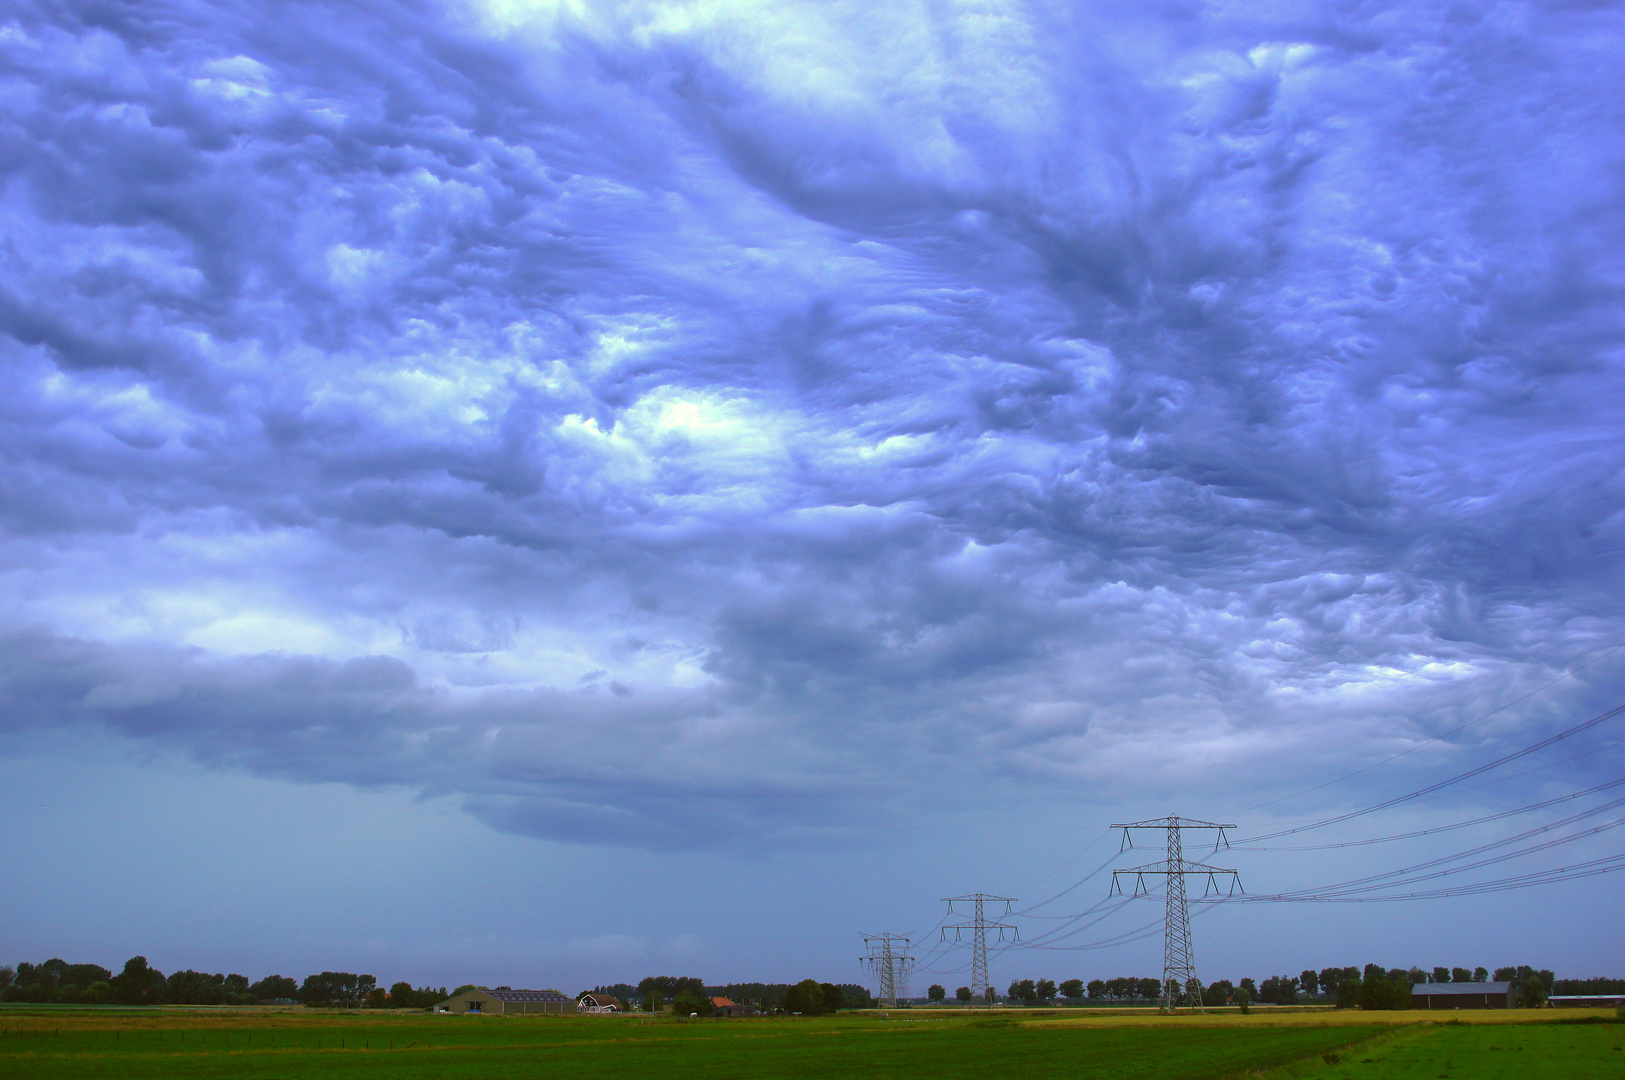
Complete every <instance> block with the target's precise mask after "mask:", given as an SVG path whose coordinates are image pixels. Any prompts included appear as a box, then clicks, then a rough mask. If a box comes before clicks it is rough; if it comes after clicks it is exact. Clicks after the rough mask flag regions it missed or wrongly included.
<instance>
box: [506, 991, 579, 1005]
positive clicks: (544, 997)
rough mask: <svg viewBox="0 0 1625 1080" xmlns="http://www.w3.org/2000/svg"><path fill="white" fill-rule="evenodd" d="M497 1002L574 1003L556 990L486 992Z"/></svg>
mask: <svg viewBox="0 0 1625 1080" xmlns="http://www.w3.org/2000/svg"><path fill="white" fill-rule="evenodd" d="M485 993H487V994H490V995H491V996H492V997H494V998H496V999H497V1000H498V1001H564V1002H571V1003H573V1002H574V1001H575V999H574V998H571V997H566V996H565V995H564V994H562V993H560V992H559V991H557V990H487V991H485Z"/></svg>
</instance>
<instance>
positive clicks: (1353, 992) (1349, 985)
mask: <svg viewBox="0 0 1625 1080" xmlns="http://www.w3.org/2000/svg"><path fill="white" fill-rule="evenodd" d="M1358 1004H1360V980H1359V979H1354V978H1346V979H1344V980H1343V981H1342V982H1340V983H1338V984H1337V1007H1338V1008H1339V1009H1352V1008H1354V1007H1355V1006H1356V1005H1358Z"/></svg>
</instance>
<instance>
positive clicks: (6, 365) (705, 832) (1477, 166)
mask: <svg viewBox="0 0 1625 1080" xmlns="http://www.w3.org/2000/svg"><path fill="white" fill-rule="evenodd" d="M1620 31H1621V26H1620V22H1619V19H1618V17H1617V16H1616V15H1615V14H1614V13H1612V12H1610V11H1608V10H1606V9H1594V10H1591V9H1578V8H1575V9H1569V8H1553V9H1547V8H1542V7H1539V6H1534V5H1527V6H1518V5H1511V6H1503V7H1501V8H1497V9H1496V10H1495V11H1493V12H1488V13H1485V14H1483V15H1462V14H1460V13H1451V12H1448V11H1446V10H1445V9H1443V8H1440V9H1431V8H1421V9H1407V10H1406V11H1403V12H1400V11H1375V10H1373V11H1370V12H1342V11H1334V10H1332V9H1329V8H1316V7H1313V6H1311V7H1306V8H1297V9H1290V10H1289V9H1284V8H1283V9H1280V10H1278V11H1271V12H1258V11H1255V12H1252V13H1248V14H1225V13H1219V12H1210V11H1207V10H1205V9H1200V8H1196V7H1186V6H1177V5H1176V6H1175V7H1171V8H1156V9H1146V10H1145V11H1144V12H1141V13H1136V14H1123V13H1117V12H1114V13H1109V14H1103V13H1100V12H1095V11H1093V10H1091V9H1089V8H1087V7H1084V6H1080V5H1043V4H1033V5H1022V4H1012V5H1005V6H999V5H991V6H988V7H987V8H985V9H976V10H970V9H967V10H966V11H964V12H961V13H958V14H942V13H935V14H932V13H928V12H927V11H926V10H925V9H923V8H921V9H915V8H912V7H907V6H904V7H900V8H887V9H884V10H880V9H877V10H875V11H868V12H864V11H856V10H849V9H846V8H829V7H827V6H825V5H802V4H794V3H785V4H780V5H769V6H765V7H764V6H762V5H750V6H749V7H746V8H735V7H732V6H729V5H725V4H719V5H714V6H710V7H695V8H692V9H690V8H683V9H677V8H669V7H662V6H647V5H640V4H624V5H596V6H595V7H594V8H593V10H592V11H591V12H586V13H583V12H571V11H567V10H565V9H562V8H561V9H557V10H555V9H553V8H549V7H547V6H545V5H537V6H536V7H535V8H534V9H530V8H526V7H524V6H523V5H513V6H507V5H505V6H492V7H481V6H449V7H439V6H435V5H428V4H419V5H393V4H388V5H386V4H376V5H351V4H345V5H331V6H322V5H303V6H280V5H272V6H264V5H243V6H238V7H231V6H225V7H222V6H218V5H193V4H172V5H142V6H140V7H138V8H125V7H117V6H109V5H98V4H80V5H73V4H69V5H64V6H60V7H56V8H51V9H48V10H40V11H33V12H28V13H25V14H23V15H20V16H18V17H17V18H16V20H15V21H13V22H12V23H10V24H8V25H7V27H6V28H5V30H4V33H3V34H0V55H3V57H4V67H3V71H0V93H3V94H4V95H5V100H6V101H7V112H8V114H9V115H10V116H11V120H10V122H9V123H8V124H7V125H6V126H5V128H4V130H3V132H0V173H3V176H4V188H3V194H0V214H3V215H4V219H5V236H6V238H7V239H6V241H5V243H4V245H3V246H0V356H3V359H4V362H3V364H0V379H3V380H4V385H3V391H4V393H3V401H4V404H3V405H0V453H3V454H4V456H5V469H4V470H3V473H0V522H3V525H4V533H3V536H0V545H3V547H0V551H3V555H4V561H3V564H0V566H3V569H0V573H3V574H4V575H5V577H4V581H5V595H6V596H7V598H8V604H7V608H6V614H5V620H6V625H7V627H8V632H9V633H10V634H11V637H10V639H9V640H10V641H11V643H12V644H11V648H10V650H9V655H10V656H11V661H10V663H9V667H8V672H9V674H8V676H7V682H6V687H7V689H6V695H7V703H8V704H7V710H6V715H7V720H6V723H7V725H8V726H10V727H12V728H15V729H26V728H29V727H30V726H38V725H64V724H90V725H105V726H111V727H112V728H115V729H116V730H118V731H120V732H122V733H124V734H128V735H131V736H134V737H136V738H137V739H145V740H150V741H153V742H156V743H162V744H163V745H166V746H171V747H175V748H178V749H181V750H183V751H185V752H188V753H191V754H193V755H195V756H196V757H198V758H199V759H200V760H203V761H205V762H209V763H211V764H214V765H218V766H220V767H222V768H241V769H247V770H251V771H254V772H258V773H261V774H264V775H274V776H277V777H280V778H292V779H303V780H312V781H315V780H339V781H345V782H349V783H355V784H361V785H395V786H402V787H405V788H408V789H413V790H420V791H425V792H431V793H436V794H453V795H458V796H461V797H462V798H464V799H465V800H466V803H467V805H468V806H469V807H470V808H471V809H472V810H473V811H474V812H475V813H477V814H479V815H481V816H482V817H483V818H484V819H486V820H489V821H491V822H492V823H494V824H497V825H498V826H499V827H501V828H505V829H511V830H516V831H521V832H525V833H532V834H545V835H555V836H563V837H567V838H574V839H579V840H583V841H588V842H612V843H647V844H652V845H655V846H681V845H689V844H733V843H746V842H748V841H747V838H757V839H760V838H764V837H776V838H779V839H781V840H782V839H785V838H793V839H794V840H795V842H798V843H807V844H817V843H823V842H826V841H827V840H828V839H829V838H830V837H831V836H834V835H837V834H839V832H840V830H841V829H842V828H844V827H845V826H847V825H849V824H851V823H853V822H857V821H859V820H861V819H862V815H863V814H864V813H865V812H867V811H870V810H872V809H873V808H874V807H875V806H877V805H885V806H887V807H888V808H890V810H891V811H892V812H895V813H897V814H901V815H907V814H909V813H911V812H919V811H921V810H923V809H924V808H925V807H926V806H927V805H928V804H930V803H931V801H932V800H933V799H934V798H935V797H936V793H938V792H940V790H941V789H942V788H943V786H945V785H952V784H959V785H971V784H989V785H994V786H1000V787H1002V788H1004V789H1009V790H1017V789H1021V788H1026V789H1028V790H1030V791H1031V792H1033V793H1034V794H1033V797H1036V798H1044V797H1046V796H1045V793H1046V792H1051V791H1055V790H1060V789H1061V787H1062V786H1064V785H1068V784H1076V783H1078V782H1079V781H1087V782H1088V783H1089V784H1091V785H1092V789H1093V790H1096V791H1098V792H1099V793H1100V794H1101V797H1103V798H1106V797H1111V795H1112V793H1114V792H1123V791H1130V790H1133V791H1143V790H1145V788H1146V787H1147V786H1148V785H1149V786H1151V787H1153V788H1159V787H1160V788H1166V789H1168V790H1182V791H1189V790H1193V789H1192V784H1197V783H1199V784H1201V785H1204V786H1205V790H1206V791H1208V792H1209V793H1211V794H1215V795H1222V793H1223V792H1224V791H1225V790H1226V783H1227V782H1236V781H1237V778H1240V782H1242V783H1244V784H1245V785H1246V786H1248V787H1249V788H1256V787H1258V786H1267V785H1270V784H1274V783H1278V782H1280V783H1286V784H1291V785H1296V784H1298V783H1299V781H1300V780H1301V778H1303V777H1304V776H1309V775H1318V774H1319V773H1320V772H1321V771H1322V770H1324V769H1326V768H1330V767H1334V766H1335V765H1336V764H1337V763H1339V762H1343V761H1347V760H1349V759H1358V760H1366V759H1368V758H1371V757H1374V756H1380V755H1383V754H1386V753H1388V752H1391V750H1392V748H1393V747H1395V746H1397V745H1408V744H1410V743H1414V742H1415V741H1417V740H1419V739H1424V738H1426V737H1428V736H1429V735H1430V734H1432V733H1433V732H1436V731H1438V730H1442V729H1443V728H1446V727H1449V726H1451V724H1452V723H1453V722H1455V721H1457V720H1459V719H1460V717H1461V716H1462V715H1463V714H1464V713H1468V712H1471V711H1472V710H1473V709H1478V708H1481V707H1486V706H1487V705H1488V704H1490V703H1493V702H1496V701H1498V700H1502V699H1504V698H1505V696H1507V695H1508V694H1514V696H1515V693H1514V692H1515V691H1521V690H1522V689H1526V688H1528V687H1531V686H1534V685H1537V684H1538V683H1539V682H1540V681H1542V680H1544V679H1546V678H1549V677H1550V676H1551V675H1552V674H1553V673H1555V672H1556V671H1558V670H1561V669H1562V668H1563V667H1564V666H1565V665H1567V664H1568V663H1570V662H1571V661H1572V660H1573V659H1574V658H1575V657H1577V656H1581V655H1584V654H1587V653H1588V652H1589V651H1591V650H1594V649H1596V648H1598V647H1599V646H1601V645H1602V644H1604V643H1607V642H1611V641H1614V640H1617V638H1618V634H1619V630H1620V626H1619V619H1618V616H1617V611H1618V609H1619V600H1620V593H1621V581H1620V577H1619V571H1618V569H1617V568H1618V567H1619V566H1620V565H1621V564H1620V560H1619V559H1618V558H1617V555H1618V553H1619V552H1620V550H1621V539H1622V519H1621V517H1620V515H1619V513H1618V511H1617V507H1618V506H1619V505H1620V503H1621V494H1622V492H1621V490H1620V484H1621V482H1620V479H1619V475H1620V470H1619V467H1618V466H1619V453H1618V440H1617V432H1618V430H1619V429H1620V422H1619V417H1618V416H1617V413H1618V407H1617V405H1615V404H1614V403H1615V402H1617V401H1619V400H1621V399H1622V397H1621V394H1620V390H1621V387H1620V385H1619V384H1620V369H1619V341H1620V325H1619V319H1620V316H1619V312H1620V310H1621V308H1620V305H1619V302H1618V301H1619V295H1618V294H1619V280H1620V276H1619V270H1620V264H1619V259H1620V256H1619V255H1618V252H1620V251H1622V250H1625V244H1622V243H1621V241H1622V240H1625V237H1622V236H1621V235H1620V232H1621V227H1620V218H1619V215H1618V213H1617V209H1616V208H1617V206H1618V205H1619V195H1620V191H1619V176H1620V175H1621V174H1620V172H1619V169H1618V150H1617V149H1616V147H1617V142H1618V140H1617V137H1616V136H1617V122H1616V118H1615V116H1614V114H1613V112H1612V111H1611V106H1610V105H1609V104H1608V103H1609V102H1611V101H1613V100H1617V99H1618V98H1619V97H1620V96H1621V95H1620V94H1619V93H1617V92H1613V91H1617V90H1618V89H1619V88H1618V87H1614V88H1613V91H1610V89H1609V88H1610V87H1612V85H1613V83H1614V82H1617V81H1618V80H1619V76H1618V75H1617V74H1615V72H1617V71H1619V70H1621V65H1620V64H1619V63H1617V61H1618V59H1619V56H1620V52H1621V49H1620ZM1577 56H1579V57H1585V58H1587V60H1586V62H1584V63H1580V62H1577V61H1576V60H1575V59H1574V58H1575V57H1577ZM1609 678H1612V677H1611V676H1606V675H1604V676H1599V677H1597V681H1596V683H1595V685H1591V684H1587V683H1585V682H1583V681H1575V682H1574V683H1573V684H1572V686H1567V685H1566V686H1564V687H1562V688H1559V689H1558V690H1557V691H1554V693H1553V695H1552V696H1549V697H1548V698H1544V699H1541V700H1539V701H1536V702H1534V703H1531V704H1529V705H1527V706H1524V707H1521V709H1522V711H1515V712H1514V713H1512V714H1510V716H1509V720H1515V719H1517V718H1519V717H1524V718H1528V719H1530V721H1531V722H1538V721H1539V720H1540V719H1541V718H1542V717H1544V716H1547V715H1549V714H1550V713H1551V711H1552V710H1556V709H1561V708H1563V707H1566V706H1567V705H1569V704H1571V703H1580V702H1583V701H1585V700H1587V695H1596V694H1601V693H1606V692H1607V690H1608V689H1609V688H1610V685H1611V684H1610V683H1609V681H1608V680H1609ZM1616 681H1617V680H1616ZM1576 707H1578V706H1576ZM1504 730H1505V729H1503V728H1497V729H1496V732H1493V733H1491V735H1490V736H1488V737H1491V738H1494V737H1501V734H1500V733H1502V732H1504Z"/></svg>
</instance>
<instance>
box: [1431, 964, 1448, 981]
mask: <svg viewBox="0 0 1625 1080" xmlns="http://www.w3.org/2000/svg"><path fill="white" fill-rule="evenodd" d="M1428 981H1429V982H1435V983H1447V982H1449V981H1450V969H1449V968H1447V967H1436V968H1434V969H1433V974H1432V975H1431V976H1430V977H1429V979H1428Z"/></svg>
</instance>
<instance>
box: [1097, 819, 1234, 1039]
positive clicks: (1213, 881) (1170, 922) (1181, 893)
mask: <svg viewBox="0 0 1625 1080" xmlns="http://www.w3.org/2000/svg"><path fill="white" fill-rule="evenodd" d="M1112 828H1114V829H1122V830H1123V847H1124V848H1131V847H1133V846H1134V840H1133V838H1132V837H1131V836H1130V833H1129V830H1131V829H1162V830H1163V831H1164V832H1166V833H1167V836H1168V857H1167V858H1166V859H1165V860H1163V861H1162V862H1160V863H1150V864H1148V865H1146V866H1135V867H1130V868H1128V869H1124V870H1113V871H1112V892H1113V893H1121V892H1122V891H1123V887H1122V884H1121V878H1120V877H1119V875H1121V874H1133V875H1134V895H1135V896H1142V895H1145V894H1148V893H1149V892H1150V891H1151V890H1150V889H1148V888H1146V884H1145V879H1146V878H1147V877H1153V876H1161V877H1163V878H1165V879H1166V880H1167V894H1168V895H1167V907H1168V910H1167V917H1166V926H1165V929H1164V937H1163V945H1162V1011H1163V1012H1173V1011H1174V1010H1175V1009H1176V1008H1178V1007H1179V1004H1180V1002H1182V1001H1189V1002H1190V1003H1191V1004H1192V1005H1193V1006H1195V1008H1196V1011H1197V1012H1203V1011H1205V1010H1204V1009H1203V1008H1202V983H1201V980H1200V979H1198V978H1197V977H1196V955H1195V953H1193V952H1192V950H1191V912H1190V907H1189V906H1188V905H1187V903H1186V901H1185V877H1186V875H1187V874H1197V875H1201V876H1204V877H1206V878H1207V885H1206V888H1205V891H1204V892H1203V894H1202V895H1203V896H1207V895H1209V894H1210V893H1217V892H1219V891H1220V890H1219V882H1218V877H1219V875H1220V874H1229V875H1230V895H1231V896H1234V895H1235V893H1236V890H1237V889H1239V888H1241V876H1240V875H1239V874H1237V873H1236V872H1235V871H1234V870H1225V869H1222V868H1220V867H1217V866H1208V865H1207V864H1206V863H1197V862H1186V861H1185V856H1184V850H1183V848H1184V845H1183V844H1182V843H1181V840H1180V835H1179V834H1180V832H1181V831H1182V830H1185V829H1217V830H1218V837H1217V838H1216V839H1215V840H1214V841H1213V850H1214V851H1218V850H1219V845H1220V844H1223V845H1224V846H1225V847H1229V846H1230V841H1229V840H1228V839H1227V838H1226V837H1225V835H1224V830H1226V829H1234V828H1235V826H1234V825H1220V824H1218V823H1216V822H1212V821H1193V820H1191V819H1190V818H1182V817H1175V816H1173V815H1171V814H1170V815H1169V816H1168V817H1165V818H1156V819H1154V820H1152V821H1131V822H1127V823H1119V824H1115V825H1113V826H1112Z"/></svg>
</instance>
